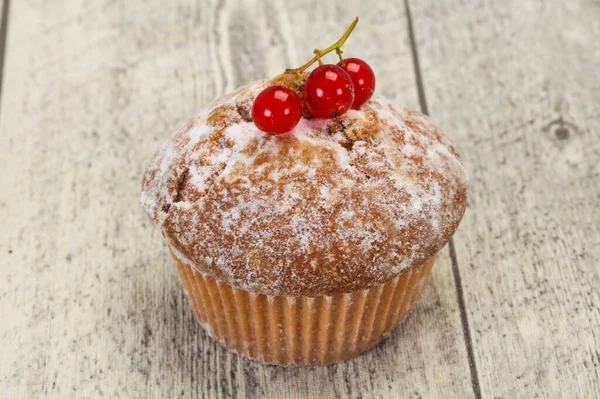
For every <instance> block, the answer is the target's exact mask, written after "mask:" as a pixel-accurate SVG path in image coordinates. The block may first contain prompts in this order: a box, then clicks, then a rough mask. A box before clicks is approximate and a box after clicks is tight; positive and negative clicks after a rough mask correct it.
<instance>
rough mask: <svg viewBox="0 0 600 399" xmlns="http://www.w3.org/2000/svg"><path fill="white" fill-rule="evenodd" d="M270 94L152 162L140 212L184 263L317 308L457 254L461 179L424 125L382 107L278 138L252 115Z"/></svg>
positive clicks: (217, 114) (168, 146)
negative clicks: (451, 243) (444, 253)
mask: <svg viewBox="0 0 600 399" xmlns="http://www.w3.org/2000/svg"><path fill="white" fill-rule="evenodd" d="M276 79H277V78H276ZM279 79H280V78H279ZM274 82H275V83H278V81H277V80H271V81H261V82H255V83H252V84H250V85H247V86H244V87H242V88H241V89H239V90H237V91H236V92H234V93H232V94H230V95H228V96H226V97H224V98H222V99H221V100H219V101H217V103H216V104H215V105H214V106H212V107H211V108H210V109H208V110H207V111H206V112H204V113H202V114H201V115H199V116H196V117H194V118H192V119H191V120H190V121H189V122H188V123H187V124H186V125H185V126H184V127H182V128H181V129H179V130H177V131H176V132H175V133H174V134H173V135H171V136H170V137H169V138H168V139H167V140H166V141H165V142H164V143H163V144H162V145H161V146H160V148H159V149H158V151H157V152H156V154H155V155H154V156H153V157H152V159H151V160H150V161H149V164H148V167H147V170H146V172H145V174H144V178H143V182H142V186H143V192H142V202H143V205H144V206H145V208H146V210H147V211H148V213H149V214H150V216H151V218H152V220H153V222H154V223H155V224H156V225H158V226H159V227H160V228H161V229H162V231H163V235H164V236H165V237H166V238H167V240H168V242H169V244H170V246H171V248H172V250H173V252H174V254H175V255H176V256H177V257H179V258H180V259H181V260H182V261H183V262H186V263H189V264H191V265H192V266H193V267H195V268H196V269H198V270H199V271H202V272H205V273H208V274H210V275H212V276H214V277H216V278H218V279H221V280H224V281H225V282H227V283H229V284H231V285H233V286H235V287H239V288H243V289H247V290H251V291H254V292H259V293H264V294H270V295H290V296H299V295H309V296H315V295H325V294H327V295H329V294H334V293H340V292H350V291H354V290H358V289H363V288H368V287H371V286H374V285H377V284H381V283H383V282H385V281H387V280H389V279H391V278H393V277H395V276H396V275H397V274H399V273H401V272H402V271H403V270H404V269H406V268H409V267H411V266H412V265H416V264H420V263H422V262H424V261H425V260H427V259H428V258H430V257H431V256H433V255H434V254H435V253H436V252H437V251H438V250H439V249H440V248H442V247H443V246H444V245H445V244H446V243H447V242H448V240H449V239H450V237H451V236H452V235H453V234H454V232H455V230H456V228H457V227H458V223H459V222H460V220H461V218H462V216H463V214H464V211H465V206H466V193H467V187H466V175H465V170H464V168H463V166H462V163H461V160H460V156H459V155H458V153H457V152H456V149H455V148H454V146H453V145H452V143H451V142H450V141H449V140H448V138H446V137H445V136H444V135H443V134H442V133H441V131H440V130H439V128H438V127H437V126H435V125H434V124H433V123H432V122H431V121H430V120H429V118H427V117H426V116H424V115H422V114H420V113H418V112H415V111H410V110H407V109H404V108H399V107H396V106H393V105H391V104H388V103H387V102H385V101H384V100H382V99H379V98H376V97H374V99H372V100H371V101H369V102H367V103H366V104H365V105H363V106H362V107H361V109H360V110H358V111H356V110H350V111H348V112H347V113H345V114H344V115H342V116H340V117H337V118H335V119H310V120H309V119H306V118H302V119H301V120H300V123H299V124H298V126H296V127H295V128H294V129H293V130H292V132H290V133H287V134H284V135H278V136H272V135H268V134H265V133H262V132H260V131H259V130H258V129H257V128H256V127H255V126H254V124H253V123H252V121H251V120H250V110H251V107H252V101H253V99H254V97H255V96H256V95H258V93H260V91H261V90H262V89H263V88H265V87H267V86H268V85H271V84H273V83H274Z"/></svg>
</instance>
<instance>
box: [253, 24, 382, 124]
mask: <svg viewBox="0 0 600 399" xmlns="http://www.w3.org/2000/svg"><path fill="white" fill-rule="evenodd" d="M357 22H358V17H357V18H356V19H354V22H352V25H350V27H349V28H348V30H346V32H345V33H344V35H343V36H342V37H341V38H340V40H338V41H337V42H336V43H335V44H333V45H332V46H330V47H328V48H326V49H325V50H315V51H314V53H315V56H314V57H313V58H312V59H311V60H310V61H309V62H308V63H306V64H305V65H303V66H301V67H300V68H296V69H288V70H286V72H285V73H296V74H298V75H299V74H301V73H302V72H304V71H305V70H306V69H308V68H309V67H310V66H311V65H312V64H314V63H315V62H318V63H319V66H318V67H317V68H315V70H313V71H312V72H311V73H310V75H309V76H308V78H307V79H306V82H305V84H304V92H303V97H304V104H305V105H306V108H307V109H308V111H309V112H310V113H311V114H312V115H313V116H314V117H316V118H334V117H336V116H339V115H342V114H344V113H345V112H346V111H348V110H349V109H350V108H353V109H359V108H360V106H361V105H363V104H364V103H365V102H367V101H368V100H369V99H370V98H371V96H372V95H373V92H374V91H375V74H374V73H373V70H372V69H371V67H370V66H369V64H367V63H366V62H364V61H362V60H360V59H358V58H347V59H343V58H342V49H341V47H342V45H343V44H344V42H345V41H346V39H347V38H348V36H349V35H350V33H351V32H352V30H353V29H354V27H355V26H356V23H357ZM332 51H335V52H336V53H337V54H338V56H339V58H340V62H338V63H337V65H333V64H325V65H324V64H323V62H322V61H321V56H323V55H325V54H327V53H330V52H332ZM301 117H302V101H301V100H300V97H299V96H298V94H297V93H296V92H295V91H293V90H291V89H289V88H287V87H285V86H281V85H278V86H270V87H268V88H266V89H265V90H263V91H262V92H261V93H260V94H259V95H258V96H257V97H256V99H255V100H254V105H253V106H252V120H253V121H254V124H255V125H256V127H258V128H259V129H260V130H262V131H263V132H265V133H271V134H281V133H286V132H289V131H290V130H292V129H293V128H294V127H295V126H296V125H297V124H298V122H299V121H300V118H301Z"/></svg>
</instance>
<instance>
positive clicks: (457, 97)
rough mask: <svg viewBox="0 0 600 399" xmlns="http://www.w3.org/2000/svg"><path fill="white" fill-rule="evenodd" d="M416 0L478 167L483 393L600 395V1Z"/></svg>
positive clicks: (420, 38)
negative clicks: (462, 1) (459, 1)
mask: <svg viewBox="0 0 600 399" xmlns="http://www.w3.org/2000/svg"><path fill="white" fill-rule="evenodd" d="M466 3H468V4H462V5H461V6H457V5H456V4H455V3H454V2H439V1H433V0H430V1H412V2H411V6H412V13H413V20H414V23H415V30H416V37H417V45H418V48H419V52H420V60H421V65H422V69H423V81H424V86H425V91H426V96H427V100H428V103H429V110H430V113H431V115H432V116H433V118H435V119H436V120H438V121H439V122H440V124H441V125H442V126H443V127H445V128H446V130H447V131H448V132H449V133H450V135H451V136H452V137H453V138H455V140H456V141H457V144H458V147H459V149H460V150H461V153H462V154H463V155H464V158H465V161H466V164H467V166H468V169H469V171H470V175H471V183H470V196H469V207H468V210H467V216H466V218H465V220H464V221H463V226H462V228H461V229H460V230H459V232H458V234H457V236H456V237H455V243H456V251H457V254H458V264H459V266H460V272H461V276H462V282H463V288H464V293H465V302H466V308H467V315H468V318H469V321H470V327H471V334H472V337H473V348H474V353H475V363H476V367H477V369H478V374H479V380H480V383H481V391H482V397H484V398H491V397H502V398H517V397H519V398H532V397H544V398H575V397H577V398H593V397H598V395H599V394H600V382H599V381H600V375H599V373H600V371H599V370H600V349H599V348H600V312H599V309H600V290H599V288H598V287H600V273H599V266H598V265H599V264H600V207H599V202H600V175H599V174H600V169H599V166H598V165H599V163H600V162H599V161H600V141H599V138H600V135H599V133H600V123H599V116H600V113H599V109H600V107H599V105H600V85H599V83H600V81H599V80H598V67H599V65H600V46H599V45H598V38H599V37H600V24H599V23H598V21H600V8H599V7H598V3H597V2H594V1H585V0H580V1H569V2H551V1H516V0H515V1H501V2H500V1H496V2H477V3H476V2H472V3H471V2H466Z"/></svg>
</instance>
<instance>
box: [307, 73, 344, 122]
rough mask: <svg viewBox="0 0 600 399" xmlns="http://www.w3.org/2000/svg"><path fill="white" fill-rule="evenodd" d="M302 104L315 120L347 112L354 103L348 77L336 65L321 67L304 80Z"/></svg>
mask: <svg viewBox="0 0 600 399" xmlns="http://www.w3.org/2000/svg"><path fill="white" fill-rule="evenodd" d="M304 102H305V104H306V107H307V108H308V110H309V111H310V113H311V114H313V115H314V116H316V117H317V118H333V117H335V116H338V115H341V114H343V113H344V112H346V111H348V110H349V109H350V107H351V106H352V103H353V102H354V85H353V84H352V79H350V76H348V74H347V73H346V72H345V71H344V70H343V69H342V68H340V67H339V66H337V65H332V64H329V65H321V66H319V67H317V68H316V69H315V70H314V71H312V72H311V74H310V75H309V76H308V79H306V83H305V84H304Z"/></svg>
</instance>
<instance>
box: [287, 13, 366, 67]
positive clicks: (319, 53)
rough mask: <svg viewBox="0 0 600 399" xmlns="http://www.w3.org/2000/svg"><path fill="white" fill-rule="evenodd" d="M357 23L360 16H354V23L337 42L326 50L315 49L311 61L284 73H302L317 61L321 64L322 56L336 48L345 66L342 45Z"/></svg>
mask: <svg viewBox="0 0 600 399" xmlns="http://www.w3.org/2000/svg"><path fill="white" fill-rule="evenodd" d="M357 23H358V17H356V18H354V21H352V23H351V24H350V26H349V27H348V29H346V32H344V34H343V35H342V37H340V38H339V39H338V41H337V42H335V43H334V44H332V45H331V46H329V47H327V48H326V49H324V50H319V49H316V50H315V51H314V53H315V56H314V57H313V58H311V59H310V61H308V62H307V63H306V64H304V65H302V66H301V67H299V68H294V69H286V70H285V72H284V73H302V72H304V71H305V70H307V69H308V68H310V66H311V65H312V64H314V63H315V62H319V64H320V65H323V62H322V61H321V57H322V56H324V55H325V54H329V53H331V52H332V51H334V50H335V52H336V53H337V54H338V56H339V57H340V61H341V63H342V66H343V65H344V60H343V59H342V49H341V47H342V46H343V45H344V43H346V40H347V39H348V37H349V36H350V34H351V33H352V31H353V30H354V27H355V26H356V24H357Z"/></svg>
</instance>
